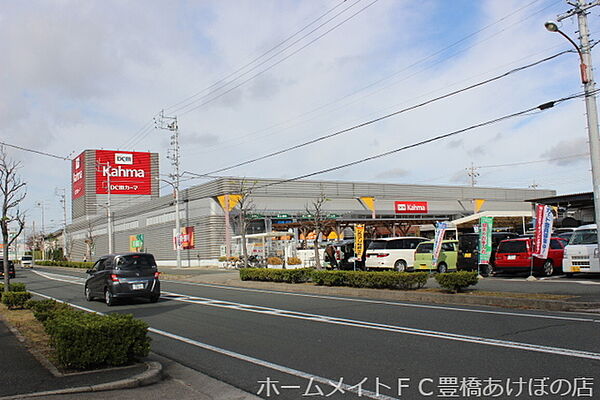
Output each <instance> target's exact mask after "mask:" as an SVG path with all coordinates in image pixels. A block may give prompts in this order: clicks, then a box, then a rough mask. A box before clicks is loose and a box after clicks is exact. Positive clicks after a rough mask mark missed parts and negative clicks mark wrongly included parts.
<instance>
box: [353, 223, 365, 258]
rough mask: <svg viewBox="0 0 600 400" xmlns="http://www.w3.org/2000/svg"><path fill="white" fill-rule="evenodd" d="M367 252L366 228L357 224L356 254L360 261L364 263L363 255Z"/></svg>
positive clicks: (355, 235)
mask: <svg viewBox="0 0 600 400" xmlns="http://www.w3.org/2000/svg"><path fill="white" fill-rule="evenodd" d="M364 250H365V226H364V225H362V224H357V225H355V227H354V254H355V255H356V259H357V260H358V261H362V255H363V252H364Z"/></svg>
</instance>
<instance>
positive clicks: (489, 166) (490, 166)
mask: <svg viewBox="0 0 600 400" xmlns="http://www.w3.org/2000/svg"><path fill="white" fill-rule="evenodd" d="M589 155H590V153H580V154H573V155H570V156H564V157H554V158H546V159H543V160H535V161H521V162H514V163H508V164H495V165H481V166H479V167H475V168H500V167H513V166H516V165H528V164H538V163H544V162H548V161H557V160H567V159H569V158H580V157H585V156H589Z"/></svg>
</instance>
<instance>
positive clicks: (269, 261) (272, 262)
mask: <svg viewBox="0 0 600 400" xmlns="http://www.w3.org/2000/svg"><path fill="white" fill-rule="evenodd" d="M267 264H268V265H283V260H282V259H281V258H279V257H268V258H267Z"/></svg>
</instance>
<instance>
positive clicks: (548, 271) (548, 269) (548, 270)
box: [542, 260, 554, 276]
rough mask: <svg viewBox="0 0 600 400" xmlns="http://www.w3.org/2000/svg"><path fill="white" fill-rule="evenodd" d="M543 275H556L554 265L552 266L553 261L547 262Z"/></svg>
mask: <svg viewBox="0 0 600 400" xmlns="http://www.w3.org/2000/svg"><path fill="white" fill-rule="evenodd" d="M542 273H543V274H544V276H552V274H553V273H554V265H552V261H550V260H546V262H545V263H544V266H543V268H542Z"/></svg>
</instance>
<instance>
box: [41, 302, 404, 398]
mask: <svg viewBox="0 0 600 400" xmlns="http://www.w3.org/2000/svg"><path fill="white" fill-rule="evenodd" d="M31 293H33V294H35V295H37V296H40V297H44V298H47V299H53V300H56V301H59V302H61V303H65V304H69V305H70V306H72V307H75V308H78V309H80V310H83V311H87V312H92V313H96V314H100V315H106V314H104V313H102V312H99V311H94V310H92V309H90V308H87V307H82V306H78V305H77V304H72V303H69V302H67V301H63V300H60V299H56V298H54V297H51V296H47V295H45V294H42V293H37V292H33V291H32V292H31ZM148 331H150V332H152V333H155V334H157V335H161V336H165V337H168V338H170V339H174V340H177V341H180V342H183V343H187V344H191V345H192V346H195V347H199V348H202V349H205V350H209V351H213V352H215V353H219V354H223V355H225V356H228V357H232V358H236V359H238V360H241V361H246V362H249V363H252V364H255V365H258V366H261V367H265V368H269V369H272V370H275V371H279V372H283V373H284V374H288V375H293V376H296V377H298V378H303V379H306V380H311V379H312V380H313V381H314V382H318V383H321V384H324V385H329V386H331V387H332V388H333V387H336V386H338V383H339V381H336V380H335V379H330V378H324V377H322V376H319V375H313V374H309V373H308V372H304V371H300V370H297V369H294V368H289V367H285V366H283V365H279V364H275V363H272V362H269V361H265V360H261V359H259V358H255V357H250V356H247V355H245V354H240V353H236V352H234V351H231V350H226V349H223V348H220V347H216V346H212V345H210V344H207V343H202V342H199V341H197V340H194V339H190V338H187V337H184V336H180V335H176V334H174V333H170V332H166V331H163V330H161V329H156V328H152V327H150V328H148ZM340 387H341V388H343V389H344V390H345V391H347V392H352V393H355V394H358V392H359V391H358V389H356V388H353V387H352V386H350V385H347V384H341V385H340ZM361 395H362V396H365V397H368V398H370V399H375V400H398V399H396V398H395V397H390V396H386V395H383V394H377V393H375V392H371V391H369V390H365V389H362V390H361Z"/></svg>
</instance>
